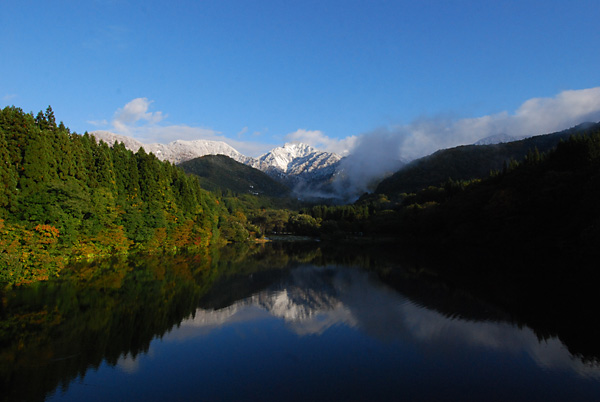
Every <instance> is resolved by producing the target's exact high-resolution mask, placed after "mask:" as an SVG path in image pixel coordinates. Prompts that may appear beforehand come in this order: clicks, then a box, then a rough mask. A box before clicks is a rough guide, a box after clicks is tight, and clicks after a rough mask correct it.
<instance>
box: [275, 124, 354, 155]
mask: <svg viewBox="0 0 600 402" xmlns="http://www.w3.org/2000/svg"><path fill="white" fill-rule="evenodd" d="M285 139H286V141H289V142H301V143H303V144H308V145H310V146H312V147H314V148H317V149H319V150H320V151H327V152H335V153H336V154H339V155H348V153H350V151H351V150H352V148H353V147H354V145H355V143H356V140H357V137H356V136H354V135H352V136H349V137H346V138H342V139H337V138H330V137H328V136H326V135H325V134H323V132H321V131H319V130H304V129H299V130H296V131H295V132H293V133H290V134H288V135H286V136H285Z"/></svg>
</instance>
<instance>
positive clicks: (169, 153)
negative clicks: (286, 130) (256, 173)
mask: <svg viewBox="0 0 600 402" xmlns="http://www.w3.org/2000/svg"><path fill="white" fill-rule="evenodd" d="M146 150H147V151H149V152H152V153H154V154H155V155H156V156H157V157H158V158H159V159H161V160H168V161H170V162H173V163H175V164H178V163H181V162H185V161H188V160H191V159H194V158H198V157H200V156H205V155H225V156H228V157H230V158H231V159H233V160H235V161H237V162H241V163H247V162H248V160H249V159H250V158H248V157H247V156H244V155H242V154H241V153H239V152H238V151H236V150H235V149H234V148H233V147H232V146H231V145H229V144H227V143H225V142H222V141H211V140H194V141H185V140H177V141H173V142H170V143H168V144H166V145H164V144H150V145H148V146H147V149H146Z"/></svg>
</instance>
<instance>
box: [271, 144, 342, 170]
mask: <svg viewBox="0 0 600 402" xmlns="http://www.w3.org/2000/svg"><path fill="white" fill-rule="evenodd" d="M341 158H342V157H341V156H339V155H337V154H334V153H331V152H322V151H318V150H316V149H314V148H313V147H311V146H310V145H306V144H301V143H286V144H285V145H284V146H282V147H277V148H275V149H273V150H272V151H270V152H268V153H266V154H264V155H262V156H261V157H260V158H259V161H260V162H262V163H264V164H265V165H267V166H269V167H271V168H274V169H276V170H279V171H280V172H282V173H285V174H290V175H298V174H302V173H307V172H312V171H314V170H318V169H322V168H324V167H327V166H330V165H333V164H334V163H337V162H338V161H339V160H340V159H341Z"/></svg>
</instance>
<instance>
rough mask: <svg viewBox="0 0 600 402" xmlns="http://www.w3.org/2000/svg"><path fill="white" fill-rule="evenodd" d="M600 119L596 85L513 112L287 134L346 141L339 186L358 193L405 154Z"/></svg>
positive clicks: (315, 141)
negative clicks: (348, 131)
mask: <svg viewBox="0 0 600 402" xmlns="http://www.w3.org/2000/svg"><path fill="white" fill-rule="evenodd" d="M599 120H600V87H596V88H589V89H582V90H569V91H563V92H561V93H559V94H558V95H556V96H555V97H552V98H533V99H529V100H527V101H525V102H524V103H523V104H522V105H521V106H520V107H519V108H518V109H517V110H516V111H515V112H514V113H509V112H506V111H504V112H500V113H497V114H492V115H487V116H481V117H475V118H468V119H455V118H452V117H449V116H436V117H423V118H420V119H417V120H415V121H413V122H412V123H410V124H406V125H398V126H392V127H384V128H378V129H376V130H373V131H371V132H368V133H364V134H361V135H359V136H352V137H347V138H346V139H341V140H335V139H330V138H328V137H327V136H325V135H323V133H321V132H320V131H306V130H298V131H297V132H295V133H292V134H290V135H288V138H290V139H292V140H296V139H297V140H299V141H306V142H308V143H310V144H318V145H323V146H324V147H330V148H334V147H335V146H337V145H338V144H345V143H346V142H347V143H348V144H349V145H351V147H350V155H349V157H348V159H346V160H345V161H344V162H343V164H342V166H343V168H344V173H345V174H342V175H340V176H338V178H339V181H338V183H337V184H338V187H339V190H340V191H344V192H350V193H351V194H354V195H355V196H356V195H360V193H361V192H363V191H367V190H370V189H371V188H372V185H373V183H374V182H376V181H377V180H380V179H381V178H382V177H383V176H384V175H385V174H386V173H390V172H391V171H393V170H394V169H396V168H397V166H398V161H399V160H400V159H403V160H410V159H415V158H418V157H421V156H425V155H428V154H430V153H433V152H435V151H437V150H439V149H444V148H451V147H454V146H458V145H466V144H473V143H474V142H476V141H478V140H480V139H482V138H485V137H489V136H492V135H498V134H508V135H510V136H513V137H528V136H533V135H539V134H546V133H551V132H555V131H560V130H564V129H567V128H569V127H572V126H575V125H577V124H580V123H583V122H589V121H593V122H597V121H599Z"/></svg>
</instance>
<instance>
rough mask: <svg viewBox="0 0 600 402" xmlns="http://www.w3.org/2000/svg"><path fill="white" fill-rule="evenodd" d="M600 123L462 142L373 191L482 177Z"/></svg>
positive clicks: (395, 190) (404, 170) (415, 188)
mask: <svg viewBox="0 0 600 402" xmlns="http://www.w3.org/2000/svg"><path fill="white" fill-rule="evenodd" d="M598 127H600V124H599V123H597V124H590V123H584V124H581V125H579V126H576V127H573V128H570V129H568V130H564V131H559V132H556V133H551V134H545V135H538V136H535V137H530V138H526V139H523V140H519V141H512V142H507V143H502V144H492V145H463V146H459V147H455V148H450V149H442V150H440V151H437V152H435V153H433V154H431V155H429V156H426V157H423V158H420V159H417V160H415V161H413V162H411V163H409V164H408V165H406V166H405V167H403V168H402V169H401V170H399V171H398V172H396V173H395V174H393V175H392V176H390V177H388V178H387V179H385V180H383V181H382V182H381V183H379V185H378V186H377V189H376V190H375V193H377V194H386V195H387V196H391V197H392V198H396V197H397V196H398V195H400V194H402V193H412V192H415V191H419V190H422V189H424V188H427V187H429V186H439V185H440V184H442V183H444V182H445V181H447V180H448V179H453V180H472V179H482V178H484V177H486V176H487V175H489V174H490V172H491V171H494V170H502V169H503V168H504V167H507V166H508V165H510V164H511V162H513V163H514V162H520V161H522V160H523V159H524V158H525V156H526V155H527V153H528V152H529V151H533V150H534V149H537V150H538V152H540V153H544V152H547V151H549V150H551V149H552V148H554V147H556V145H557V144H558V143H559V141H561V140H565V139H567V138H569V137H570V136H571V135H573V134H575V133H580V132H583V131H586V130H593V129H597V128H598Z"/></svg>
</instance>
